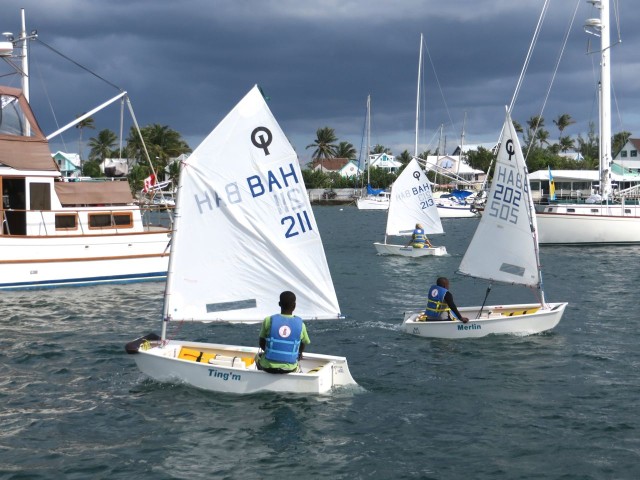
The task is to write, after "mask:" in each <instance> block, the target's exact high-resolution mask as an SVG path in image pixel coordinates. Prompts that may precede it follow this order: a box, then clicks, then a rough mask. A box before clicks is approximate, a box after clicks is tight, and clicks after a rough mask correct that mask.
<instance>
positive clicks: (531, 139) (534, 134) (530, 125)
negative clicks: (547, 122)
mask: <svg viewBox="0 0 640 480" xmlns="http://www.w3.org/2000/svg"><path fill="white" fill-rule="evenodd" d="M543 128H544V117H542V116H541V115H533V116H532V117H530V118H529V120H527V131H526V132H525V134H524V141H525V144H526V145H527V148H526V149H527V150H529V149H530V148H534V147H535V146H536V140H541V143H543V142H546V143H549V142H548V138H549V132H547V131H546V130H543ZM541 130H542V131H544V132H545V133H540V131H541Z"/></svg>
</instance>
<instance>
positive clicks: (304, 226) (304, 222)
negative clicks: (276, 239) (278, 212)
mask: <svg viewBox="0 0 640 480" xmlns="http://www.w3.org/2000/svg"><path fill="white" fill-rule="evenodd" d="M280 224H282V225H284V226H285V228H286V232H285V234H284V236H285V238H291V237H295V236H296V235H299V234H301V233H306V232H310V231H311V230H313V227H312V226H311V220H309V215H308V214H307V211H306V210H303V211H302V212H298V213H296V214H294V215H287V216H286V217H282V219H281V220H280Z"/></svg>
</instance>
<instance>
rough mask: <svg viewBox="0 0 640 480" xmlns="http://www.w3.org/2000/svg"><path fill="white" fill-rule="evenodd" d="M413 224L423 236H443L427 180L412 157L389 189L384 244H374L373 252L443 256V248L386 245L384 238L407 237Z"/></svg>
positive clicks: (444, 250) (445, 250)
mask: <svg viewBox="0 0 640 480" xmlns="http://www.w3.org/2000/svg"><path fill="white" fill-rule="evenodd" d="M416 224H420V225H422V227H423V229H424V233H425V234H426V235H431V234H439V233H444V230H443V229H442V222H441V221H440V217H439V216H438V208H437V207H436V205H435V203H434V201H433V195H432V192H431V184H430V182H429V179H428V178H427V176H426V175H425V173H424V170H422V168H421V167H420V165H419V164H418V161H417V160H416V159H415V158H413V159H412V160H411V161H410V162H409V164H408V165H407V166H406V167H405V169H404V170H403V171H402V173H401V174H400V175H399V176H398V178H397V179H396V181H395V182H394V183H393V185H392V186H391V201H390V203H389V211H388V213H387V229H386V232H385V235H384V243H379V242H376V243H374V244H373V245H374V246H375V247H376V251H377V252H378V253H379V254H380V255H402V256H404V257H424V256H427V255H438V256H439V255H446V254H447V249H446V247H444V246H442V247H433V246H432V247H424V248H414V247H413V246H411V245H409V246H406V245H393V244H390V243H387V235H395V236H406V235H411V234H412V233H413V230H414V228H415V226H416Z"/></svg>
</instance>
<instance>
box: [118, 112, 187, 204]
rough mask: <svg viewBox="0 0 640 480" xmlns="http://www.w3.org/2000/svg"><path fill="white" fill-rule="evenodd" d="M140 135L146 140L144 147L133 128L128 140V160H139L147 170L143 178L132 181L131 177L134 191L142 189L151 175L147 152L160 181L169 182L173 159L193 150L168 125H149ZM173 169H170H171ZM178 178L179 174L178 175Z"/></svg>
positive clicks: (142, 129) (130, 179)
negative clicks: (170, 164)
mask: <svg viewBox="0 0 640 480" xmlns="http://www.w3.org/2000/svg"><path fill="white" fill-rule="evenodd" d="M140 134H141V135H142V138H143V139H144V145H143V144H142V141H141V140H140V135H138V132H137V131H136V130H135V128H133V127H132V128H131V130H130V132H129V138H127V158H134V159H137V160H138V163H139V164H140V165H143V164H144V165H145V167H143V170H144V169H146V171H147V174H146V175H144V176H142V177H141V178H136V179H132V178H131V177H132V175H130V176H129V177H130V178H129V182H130V183H131V185H132V187H133V189H134V191H135V190H140V189H141V188H142V181H143V180H144V179H145V178H146V177H148V176H149V175H150V174H151V169H150V168H149V166H148V162H147V157H146V154H145V148H144V147H146V151H147V152H148V153H149V157H150V160H151V163H152V164H153V168H154V170H155V173H156V176H157V179H158V181H159V182H160V181H163V180H167V178H166V177H167V176H168V175H167V174H166V170H167V168H168V167H169V161H170V160H171V159H172V158H177V157H179V156H180V155H182V154H185V153H190V152H191V148H190V147H189V145H188V144H187V142H185V141H184V140H183V139H182V136H181V135H180V134H179V133H178V132H176V131H175V130H172V129H171V128H169V127H168V126H167V125H159V124H157V123H156V124H153V125H147V126H146V127H143V128H141V129H140ZM170 168H172V167H169V169H170ZM176 178H177V173H176Z"/></svg>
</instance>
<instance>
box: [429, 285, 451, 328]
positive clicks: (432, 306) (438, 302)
mask: <svg viewBox="0 0 640 480" xmlns="http://www.w3.org/2000/svg"><path fill="white" fill-rule="evenodd" d="M447 292H448V290H447V289H446V288H444V287H440V286H438V285H432V286H431V288H429V296H428V297H427V298H428V300H427V308H426V309H425V311H424V313H425V314H426V315H427V317H428V318H434V319H436V318H437V319H438V320H448V319H449V310H451V309H450V308H449V305H447V302H445V301H444V296H445V295H446V294H447Z"/></svg>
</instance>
